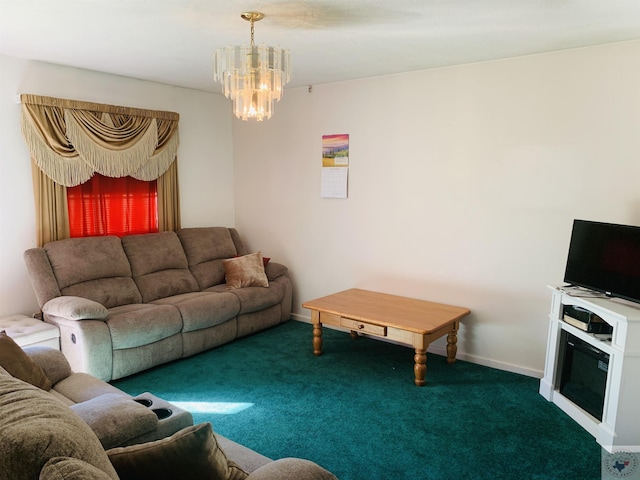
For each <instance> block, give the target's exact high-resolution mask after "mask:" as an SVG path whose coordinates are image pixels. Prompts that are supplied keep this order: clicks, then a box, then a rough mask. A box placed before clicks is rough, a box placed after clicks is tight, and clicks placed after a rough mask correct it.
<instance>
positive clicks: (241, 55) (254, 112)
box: [213, 12, 291, 122]
mask: <svg viewBox="0 0 640 480" xmlns="http://www.w3.org/2000/svg"><path fill="white" fill-rule="evenodd" d="M240 16H241V17H242V18H243V19H245V20H247V21H249V22H251V43H250V44H249V45H246V44H245V45H228V46H226V47H224V48H219V49H218V50H217V51H216V53H215V54H214V55H213V79H214V80H215V81H216V82H219V83H221V84H222V93H223V94H224V96H225V97H227V98H229V99H231V101H232V105H233V114H234V115H235V116H236V117H237V118H239V119H242V120H245V121H246V120H249V119H255V120H257V121H259V122H260V121H262V120H265V119H269V118H271V115H272V114H273V104H274V103H275V102H277V101H279V100H280V99H281V98H282V91H283V87H284V85H285V84H286V83H287V82H289V80H290V79H291V67H290V53H289V50H286V49H283V48H280V47H270V46H266V45H264V44H260V45H256V44H255V42H254V38H253V36H254V23H255V22H257V21H259V20H262V19H263V18H264V14H262V13H260V12H244V13H242V14H241V15H240Z"/></svg>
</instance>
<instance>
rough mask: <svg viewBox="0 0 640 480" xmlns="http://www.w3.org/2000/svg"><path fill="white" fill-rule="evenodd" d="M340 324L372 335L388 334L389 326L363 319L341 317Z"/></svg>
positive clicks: (382, 335) (384, 335)
mask: <svg viewBox="0 0 640 480" xmlns="http://www.w3.org/2000/svg"><path fill="white" fill-rule="evenodd" d="M340 325H341V326H343V327H345V328H348V329H349V330H353V331H354V332H361V333H370V334H372V335H379V336H381V337H386V336H387V327H383V326H381V325H374V324H372V323H367V322H363V321H362V320H354V319H352V318H346V317H340Z"/></svg>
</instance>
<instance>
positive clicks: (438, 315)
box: [302, 288, 470, 386]
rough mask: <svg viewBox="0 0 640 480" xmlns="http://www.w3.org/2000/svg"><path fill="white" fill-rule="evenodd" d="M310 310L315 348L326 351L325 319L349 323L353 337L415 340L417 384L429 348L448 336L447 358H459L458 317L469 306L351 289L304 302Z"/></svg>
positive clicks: (410, 342) (422, 381)
mask: <svg viewBox="0 0 640 480" xmlns="http://www.w3.org/2000/svg"><path fill="white" fill-rule="evenodd" d="M302 306H303V307H304V308H308V309H309V310H311V320H312V323H313V353H314V354H315V355H322V324H326V325H332V326H336V327H342V328H347V329H349V330H350V331H351V336H352V337H353V338H356V337H357V336H358V334H360V333H361V334H366V335H369V336H371V337H373V338H384V339H388V340H392V341H395V342H398V343H402V344H406V345H411V346H412V347H413V348H414V349H415V355H414V357H413V358H414V362H415V365H414V367H413V370H414V372H415V384H416V385H418V386H423V385H424V384H425V383H426V382H425V376H426V374H427V347H428V346H429V344H430V343H431V342H433V341H434V340H436V339H438V338H440V337H442V336H443V335H447V362H448V363H450V364H451V363H454V362H455V361H456V353H457V350H458V347H457V345H456V343H457V341H458V336H457V333H458V327H459V325H460V319H461V318H462V317H464V316H465V315H468V314H469V313H470V310H469V309H468V308H463V307H454V306H452V305H445V304H442V303H434V302H427V301H424V300H416V299H412V298H406V297H400V296H396V295H388V294H386V293H378V292H370V291H368V290H360V289H357V288H352V289H350V290H345V291H343V292H339V293H334V294H333V295H328V296H326V297H322V298H318V299H316V300H311V301H310V302H305V303H303V304H302Z"/></svg>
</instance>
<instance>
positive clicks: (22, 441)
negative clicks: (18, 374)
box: [0, 374, 118, 480]
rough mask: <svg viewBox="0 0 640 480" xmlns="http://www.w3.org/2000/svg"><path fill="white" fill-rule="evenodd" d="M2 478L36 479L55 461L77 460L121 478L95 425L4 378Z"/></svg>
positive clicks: (0, 388)
mask: <svg viewBox="0 0 640 480" xmlns="http://www.w3.org/2000/svg"><path fill="white" fill-rule="evenodd" d="M0 412H2V415H0V432H2V441H1V442H0V476H2V478H10V479H11V480H33V479H34V478H38V476H39V475H40V471H41V470H42V468H43V467H44V466H45V464H46V463H47V462H48V461H49V459H51V458H55V457H72V458H76V459H79V460H82V461H85V462H87V463H89V464H91V465H93V466H94V467H96V468H98V469H99V470H101V471H103V472H104V473H105V474H107V475H108V478H111V479H113V480H116V479H117V478H118V476H117V474H116V472H115V470H114V469H113V466H112V465H111V463H110V462H109V458H108V457H107V455H106V453H105V451H104V449H103V448H102V445H101V444H100V442H99V441H98V438H97V437H96V435H95V433H93V431H91V428H89V425H87V424H86V423H85V422H83V421H82V420H81V419H80V417H78V416H77V415H76V414H75V413H73V412H72V411H71V410H70V409H69V407H67V406H65V405H64V404H62V403H61V402H60V401H59V400H57V399H56V398H54V397H53V396H51V395H50V394H49V393H47V392H44V391H42V390H40V389H38V388H36V387H34V386H32V385H29V384H28V383H26V382H23V381H21V380H18V379H17V378H14V377H11V376H9V375H1V374H0Z"/></svg>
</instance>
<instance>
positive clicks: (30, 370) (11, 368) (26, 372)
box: [0, 330, 51, 391]
mask: <svg viewBox="0 0 640 480" xmlns="http://www.w3.org/2000/svg"><path fill="white" fill-rule="evenodd" d="M0 366H2V368H4V369H5V370H6V371H7V372H9V373H10V374H11V376H12V377H15V378H18V379H20V380H22V381H23V382H27V383H30V384H31V385H33V386H34V387H38V388H41V389H43V390H47V391H49V390H51V380H49V379H48V378H47V376H46V375H45V373H44V371H43V370H42V368H40V366H39V365H38V364H37V363H36V362H34V361H33V360H32V359H31V358H29V356H28V355H27V354H26V353H24V350H22V348H20V345H18V344H17V343H16V342H15V341H14V340H13V338H11V337H10V336H9V335H7V332H5V331H4V330H2V331H0Z"/></svg>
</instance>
